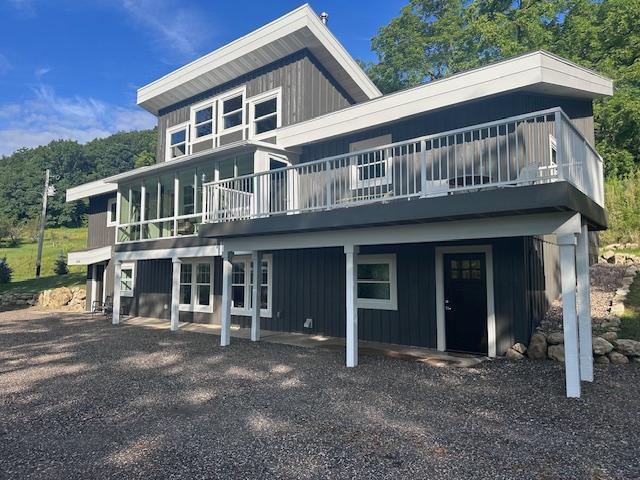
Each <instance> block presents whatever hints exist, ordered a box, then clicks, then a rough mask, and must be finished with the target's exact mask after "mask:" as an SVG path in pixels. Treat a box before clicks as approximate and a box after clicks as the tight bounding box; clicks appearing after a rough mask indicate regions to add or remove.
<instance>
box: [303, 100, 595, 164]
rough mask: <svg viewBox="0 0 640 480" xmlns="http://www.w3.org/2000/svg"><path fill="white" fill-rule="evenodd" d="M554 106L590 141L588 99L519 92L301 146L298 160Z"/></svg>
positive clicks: (590, 112)
mask: <svg viewBox="0 0 640 480" xmlns="http://www.w3.org/2000/svg"><path fill="white" fill-rule="evenodd" d="M553 107H561V108H563V109H564V111H565V113H566V114H567V115H568V116H569V117H570V118H571V119H572V121H573V123H574V125H575V126H576V127H577V128H578V129H579V130H580V131H581V132H582V133H583V135H585V137H586V138H587V139H588V140H589V141H591V142H592V143H593V139H594V130H593V108H592V104H591V101H590V100H578V99H570V98H564V97H555V96H547V95H540V94H533V93H525V92H519V93H511V94H506V95H500V96H495V97H491V98H487V99H484V100H479V101H476V102H472V103H467V104H464V105H460V106H457V107H452V108H447V109H444V110H440V111H437V112H432V113H428V114H425V115H420V116H417V117H414V118H412V119H409V120H404V121H401V122H396V123H392V124H390V125H386V126H382V127H377V128H373V129H369V130H364V131H362V132H358V133H354V134H350V135H345V136H344V137H339V138H334V139H330V140H326V141H321V142H317V143H314V144H311V145H307V146H304V147H303V148H302V155H301V156H300V162H309V161H313V160H318V159H320V158H324V157H331V156H334V155H341V154H344V153H348V152H349V144H351V143H354V142H358V141H361V140H366V139H368V138H374V137H378V136H381V135H388V134H390V135H391V137H392V141H393V142H401V141H403V140H409V139H412V138H417V137H421V136H424V135H430V134H435V133H439V132H445V131H449V130H454V129H458V128H462V127H466V126H471V125H477V124H481V123H485V122H491V121H494V120H498V119H501V118H507V117H511V116H515V115H520V114H524V113H530V112H536V111H540V110H545V109H548V108H553Z"/></svg>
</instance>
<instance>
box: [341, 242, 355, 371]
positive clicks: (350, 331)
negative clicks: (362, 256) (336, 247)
mask: <svg viewBox="0 0 640 480" xmlns="http://www.w3.org/2000/svg"><path fill="white" fill-rule="evenodd" d="M344 253H345V257H346V258H345V259H346V300H347V302H346V303H347V305H346V306H347V367H356V366H357V365H358V247H357V246H354V245H345V247H344Z"/></svg>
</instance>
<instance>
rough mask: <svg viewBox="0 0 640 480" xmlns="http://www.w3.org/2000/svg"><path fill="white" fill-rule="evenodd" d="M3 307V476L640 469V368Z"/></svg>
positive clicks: (524, 474) (576, 474) (415, 474)
mask: <svg viewBox="0 0 640 480" xmlns="http://www.w3.org/2000/svg"><path fill="white" fill-rule="evenodd" d="M217 343H218V337H215V336H210V335H202V334H195V333H187V332H178V333H175V334H170V333H168V332H166V331H159V330H151V329H144V328H141V327H133V326H128V327H127V326H120V327H112V326H111V325H109V324H108V323H107V322H106V321H105V320H102V319H91V318H89V317H87V316H84V315H73V314H64V315H60V314H51V313H48V314H46V313H40V312H37V311H35V310H22V311H14V312H3V313H0V478H11V479H14V478H16V479H18V478H60V479H63V478H64V479H71V478H91V479H98V478H145V479H148V478H235V479H240V478H328V477H330V478H376V479H377V478H430V479H440V478H447V479H449V478H450V479H462V478H474V479H479V478H524V479H527V478H531V479H533V478H536V479H607V478H612V479H614V478H615V479H619V478H638V477H640V463H639V459H640V415H638V407H639V406H640V365H638V364H635V365H630V366H625V367H615V366H608V365H596V373H595V374H596V382H595V383H594V384H592V385H586V386H585V387H584V391H583V398H582V399H580V400H568V399H566V398H565V397H564V385H563V380H564V376H563V369H562V366H561V365H559V364H557V363H553V362H541V363H534V362H530V361H525V362H522V363H509V362H507V361H502V360H499V361H495V362H486V363H484V364H482V365H481V366H479V367H476V368H473V369H452V368H437V367H432V366H427V365H423V364H419V363H410V362H404V361H399V360H393V359H387V358H384V357H379V356H362V357H361V365H360V366H359V367H358V368H355V369H347V368H345V367H344V366H343V362H344V356H343V355H342V354H338V353H335V352H329V351H323V350H321V349H320V350H319V349H301V348H296V347H289V346H284V345H277V344H268V343H261V344H252V343H251V342H248V341H244V340H238V339H233V343H232V345H231V346H230V347H227V348H225V349H221V348H220V347H219V346H218V345H217Z"/></svg>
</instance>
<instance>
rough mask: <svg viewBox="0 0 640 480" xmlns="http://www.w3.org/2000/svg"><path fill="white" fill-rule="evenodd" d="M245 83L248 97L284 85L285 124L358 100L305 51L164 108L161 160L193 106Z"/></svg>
mask: <svg viewBox="0 0 640 480" xmlns="http://www.w3.org/2000/svg"><path fill="white" fill-rule="evenodd" d="M241 85H246V86H247V98H249V97H252V96H254V95H258V94H260V93H263V92H266V91H269V90H273V89H274V88H278V87H282V126H287V125H291V124H294V123H298V122H302V121H304V120H309V119H311V118H314V117H318V116H320V115H324V114H325V113H329V112H333V111H336V110H340V109H342V108H345V107H348V106H349V105H351V104H353V103H354V101H353V99H352V98H351V97H350V96H349V95H348V94H347V93H346V92H345V91H344V90H343V89H342V88H341V87H340V86H339V85H338V83H337V82H336V81H335V80H334V79H333V78H332V77H331V75H330V74H329V72H327V71H326V70H325V69H324V68H323V67H322V65H320V63H318V61H317V60H316V59H315V58H314V57H313V55H311V53H310V52H309V51H307V50H301V51H299V52H297V53H294V54H292V55H290V56H288V57H285V58H283V59H281V60H278V61H277V62H274V63H272V64H270V65H267V66H266V67H264V68H261V69H259V70H255V71H254V72H251V73H249V74H247V75H243V76H241V77H239V78H237V79H236V80H234V81H233V82H229V83H226V84H224V85H221V86H220V87H217V88H214V89H211V90H209V91H207V92H204V93H203V94H200V95H198V96H196V97H192V98H190V99H189V100H187V101H185V102H181V103H179V104H177V105H174V106H172V107H170V108H167V109H164V110H161V111H160V116H159V117H158V151H157V161H158V162H162V161H164V151H165V141H166V139H165V134H166V129H167V127H171V126H173V125H178V124H180V123H183V122H186V121H188V120H189V115H190V108H191V105H194V104H196V103H199V102H201V101H203V100H206V99H207V98H211V97H214V96H216V95H219V94H221V93H223V92H225V91H227V90H231V89H233V88H236V87H239V86H241Z"/></svg>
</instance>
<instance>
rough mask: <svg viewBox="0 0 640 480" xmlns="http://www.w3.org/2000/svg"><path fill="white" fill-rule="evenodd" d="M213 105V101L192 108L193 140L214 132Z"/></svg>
mask: <svg viewBox="0 0 640 480" xmlns="http://www.w3.org/2000/svg"><path fill="white" fill-rule="evenodd" d="M213 118H214V106H213V103H210V104H208V105H204V106H198V107H194V108H193V109H192V119H193V141H196V140H201V139H203V138H205V137H209V136H211V135H213V133H214V125H213Z"/></svg>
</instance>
